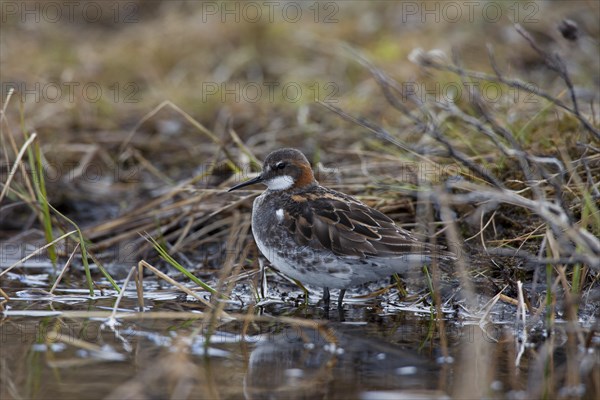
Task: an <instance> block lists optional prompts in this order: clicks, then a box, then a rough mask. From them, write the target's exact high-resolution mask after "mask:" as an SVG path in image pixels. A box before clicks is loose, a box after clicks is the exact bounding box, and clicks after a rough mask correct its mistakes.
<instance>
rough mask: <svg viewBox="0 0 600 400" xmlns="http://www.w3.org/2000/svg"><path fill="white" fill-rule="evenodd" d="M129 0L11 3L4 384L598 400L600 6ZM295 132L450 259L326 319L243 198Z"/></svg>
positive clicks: (5, 134) (4, 180)
mask: <svg viewBox="0 0 600 400" xmlns="http://www.w3.org/2000/svg"><path fill="white" fill-rule="evenodd" d="M84 3H86V4H87V3H89V4H96V3H94V2H84ZM276 3H277V2H276ZM11 4H12V3H11ZM15 4H17V3H15ZM36 4H37V3H36ZM115 4H116V5H115ZM115 4H113V6H112V7H113V8H110V7H111V6H110V5H108V3H98V4H96V6H97V7H99V8H98V9H99V10H101V11H102V12H104V14H102V13H101V14H102V15H104V18H99V19H98V20H97V21H94V22H93V23H91V22H90V21H89V20H88V19H87V17H85V16H78V17H77V16H76V17H75V18H74V20H72V21H62V22H60V23H51V22H49V21H48V20H47V19H44V18H41V22H35V23H34V27H33V28H32V27H31V24H32V22H31V21H27V20H23V18H26V17H27V15H28V14H21V13H20V9H19V7H17V8H15V10H16V11H13V9H12V8H10V9H9V8H6V7H5V9H4V11H6V13H5V16H6V18H7V21H6V23H4V21H3V26H2V28H1V30H2V39H1V43H0V45H1V46H2V49H3V50H2V53H3V54H2V60H1V69H2V73H1V76H0V80H1V81H2V107H1V109H2V114H1V120H0V157H1V159H2V164H1V165H0V168H1V169H0V171H1V175H0V251H1V253H2V254H1V257H0V295H2V299H3V300H2V301H1V302H0V307H1V311H2V315H3V317H2V320H1V321H0V329H2V332H1V336H2V340H3V342H2V344H1V346H2V354H1V355H0V386H1V387H2V389H0V393H2V395H3V396H4V395H7V396H9V397H13V398H30V397H43V396H44V394H45V395H46V396H50V397H51V396H60V397H65V396H66V397H77V398H83V397H87V398H96V397H99V396H101V397H105V396H108V397H109V398H146V397H148V398H150V397H171V398H219V397H230V398H238V397H241V396H245V397H249V398H255V397H257V398H262V397H269V395H275V396H279V397H284V398H288V397H333V398H338V397H339V398H348V397H357V398H382V397H383V396H385V395H388V397H389V396H391V395H400V394H403V395H404V396H406V397H415V396H426V397H428V398H429V397H432V398H442V397H443V396H445V395H452V396H453V397H456V398H467V397H468V398H481V397H498V398H502V397H509V398H557V397H560V398H597V397H598V394H599V393H600V383H599V382H600V362H599V361H598V360H599V356H598V351H599V347H600V334H599V322H598V317H597V316H598V309H599V307H600V282H599V277H600V211H599V209H600V201H599V199H600V124H599V123H598V118H599V117H600V111H599V108H598V100H599V98H598V93H599V92H600V91H599V90H598V89H599V88H598V82H599V75H598V70H599V69H600V65H598V54H599V53H600V49H599V48H598V46H599V43H600V30H599V27H598V24H597V21H596V18H595V17H594V16H597V15H598V12H599V9H598V4H595V3H594V4H590V3H587V2H581V3H579V2H571V3H569V4H567V2H555V4H554V5H553V7H552V8H550V7H548V6H547V5H545V4H544V3H534V2H523V3H520V2H515V3H514V4H509V3H508V2H505V3H497V7H498V10H500V12H503V13H504V15H505V18H500V19H498V20H493V21H492V20H490V19H489V18H486V17H484V16H479V14H477V16H475V17H473V18H466V17H464V18H463V20H461V21H460V22H458V24H459V25H460V28H461V29H456V25H455V23H456V21H452V20H451V19H450V18H449V17H448V15H447V14H444V11H443V10H444V7H442V6H441V4H442V3H436V2H432V3H431V4H437V5H438V6H439V7H438V8H437V10H438V11H437V12H438V13H439V17H440V18H439V20H436V21H427V15H426V14H425V16H422V15H420V14H418V12H419V10H421V8H423V7H425V5H424V3H423V4H421V3H412V2H408V3H407V2H404V3H402V2H399V3H394V2H385V3H383V2H382V3H377V4H371V5H369V6H367V5H366V4H362V3H360V2H348V3H336V2H325V3H314V4H312V5H308V4H304V5H302V6H300V5H299V3H294V2H288V3H286V4H296V5H297V6H298V7H300V9H301V10H303V12H304V16H305V18H304V19H300V20H299V21H296V22H294V23H293V24H292V23H291V22H290V20H289V18H291V17H290V16H289V15H287V14H285V15H284V16H278V14H275V16H274V17H273V19H268V18H259V19H258V20H251V21H248V20H246V19H245V18H242V17H244V16H246V17H247V16H248V15H246V14H244V12H248V10H247V9H246V8H243V7H242V6H241V5H240V4H241V3H237V2H235V3H230V5H231V7H234V6H235V7H242V8H240V10H238V12H239V13H240V14H239V16H240V18H239V21H238V20H235V19H233V20H227V18H229V17H228V16H227V14H224V15H222V14H220V13H219V12H220V11H221V7H222V6H223V4H224V3H213V2H205V3H196V2H151V4H150V5H143V4H141V3H137V2H127V3H115ZM407 4H408V5H414V6H415V7H416V8H407ZM456 4H458V3H456ZM493 4H496V3H493ZM531 5H535V7H533V8H531ZM278 6H281V4H279V3H277V4H275V5H274V6H273V7H274V8H273V10H272V11H274V12H277V11H281V10H279V8H278ZM211 7H214V8H211ZM311 7H312V8H311ZM511 7H512V8H511ZM244 9H246V11H243V10H244ZM517 9H518V10H521V12H522V13H521V14H518V15H517V14H516V10H517ZM9 11H10V12H9ZM117 11H118V12H117ZM262 11H265V10H264V9H262ZM446 11H448V10H446ZM532 11H535V13H532ZM43 12H44V11H43V7H41V6H40V9H39V13H40V15H41V16H42V17H43V16H44V14H43ZM415 13H417V14H415ZM108 15H110V17H107V16H108ZM253 15H254V14H253ZM261 15H262V14H261ZM307 15H310V18H309V17H307ZM465 15H466V14H465ZM508 15H510V16H511V18H508V17H506V16H508ZM47 16H48V15H46V17H47ZM290 26H293V27H294V28H296V29H289V28H290ZM28 30H31V33H33V34H29V35H26V36H25V35H24V32H26V31H28ZM157 32H158V33H159V34H157ZM77 39H78V40H77ZM24 60H26V65H24V63H25V61H24ZM83 88H85V90H83ZM92 92H93V93H94V94H92ZM278 147H296V148H299V149H301V150H302V151H303V152H304V153H305V154H307V156H309V159H310V161H311V162H312V163H313V166H314V167H315V170H316V174H317V180H319V181H320V182H321V183H322V184H323V185H325V186H330V187H333V188H336V189H339V190H342V191H344V192H346V193H350V194H353V195H355V196H357V197H358V198H360V199H361V200H362V201H364V202H365V203H367V204H368V205H370V206H373V207H375V208H377V209H379V210H381V211H383V212H385V213H386V214H388V215H390V216H391V217H392V218H393V219H394V220H395V221H397V222H398V223H399V224H400V225H402V226H404V227H405V228H407V229H409V230H412V231H413V232H414V233H415V234H416V235H419V236H420V237H421V238H423V240H427V241H431V242H434V243H437V244H442V245H444V246H446V247H447V248H448V249H449V250H451V251H452V252H453V253H455V254H456V255H457V256H458V257H457V260H456V262H454V263H452V265H437V264H435V263H434V264H433V265H431V266H429V267H424V268H423V270H422V271H414V273H412V274H409V275H408V276H404V277H399V276H396V277H394V279H393V280H392V281H384V282H376V283H373V284H368V285H365V286H364V287H360V288H355V289H354V290H351V291H350V293H349V294H350V295H349V296H347V297H348V298H349V301H348V304H346V306H345V311H344V312H343V313H340V314H337V313H328V312H327V310H324V309H323V308H322V307H321V305H320V303H318V293H317V292H314V293H313V291H312V290H311V289H312V288H310V287H309V288H304V287H303V286H302V283H301V282H291V281H289V280H288V279H287V278H285V277H283V276H281V275H279V274H278V273H277V272H276V271H273V270H271V269H269V268H268V265H267V263H266V261H265V260H264V259H263V258H261V256H260V255H259V253H258V250H257V249H256V246H255V244H254V242H253V239H252V235H251V230H250V207H251V204H252V200H253V198H254V196H255V195H256V194H257V193H258V191H256V192H255V193H253V194H251V195H249V196H242V197H240V196H239V195H235V194H227V193H226V189H227V188H229V187H231V186H232V185H233V184H235V183H237V182H239V181H240V180H242V179H245V178H247V176H248V175H251V174H253V173H255V172H257V171H258V170H259V168H260V161H261V160H262V158H263V157H264V156H265V155H266V154H268V153H269V152H270V151H272V150H273V149H276V148H278ZM90 330H92V331H93V334H90ZM32 332H33V333H32ZM11 346H12V347H11ZM7 349H8V350H7ZM42 354H43V356H42ZM282 360H285V361H282ZM107 363H111V364H110V365H111V366H112V367H110V368H113V367H114V371H119V373H118V374H117V373H114V375H113V374H111V371H110V369H109V368H108V367H106V365H107ZM79 366H81V367H82V368H81V369H80V370H79V369H78V368H77V367H79ZM83 373H85V374H86V375H85V376H86V382H90V381H93V382H90V383H87V384H86V385H87V386H86V385H83V384H81V382H82V381H83V380H82V379H81V374H83ZM96 378H97V379H96ZM234 382H235V383H234ZM78 385H79V386H78Z"/></svg>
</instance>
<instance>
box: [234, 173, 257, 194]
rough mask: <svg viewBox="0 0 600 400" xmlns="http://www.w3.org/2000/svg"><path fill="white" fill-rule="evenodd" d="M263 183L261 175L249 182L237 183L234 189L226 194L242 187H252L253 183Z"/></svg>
mask: <svg viewBox="0 0 600 400" xmlns="http://www.w3.org/2000/svg"><path fill="white" fill-rule="evenodd" d="M262 181H263V178H262V175H259V176H257V177H256V178H253V179H250V180H249V181H246V182H242V183H238V184H237V185H235V186H234V187H232V188H230V189H229V190H228V192H233V191H234V190H237V189H240V188H243V187H244V186H250V185H254V184H255V183H261V182H262Z"/></svg>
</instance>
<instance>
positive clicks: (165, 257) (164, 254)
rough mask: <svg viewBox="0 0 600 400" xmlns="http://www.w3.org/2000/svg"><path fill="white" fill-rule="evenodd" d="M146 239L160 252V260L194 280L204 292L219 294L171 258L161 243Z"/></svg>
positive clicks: (147, 237)
mask: <svg viewBox="0 0 600 400" xmlns="http://www.w3.org/2000/svg"><path fill="white" fill-rule="evenodd" d="M145 239H146V240H148V241H149V242H150V243H151V244H152V246H153V247H154V249H155V250H156V251H157V252H158V254H159V256H160V258H162V259H163V260H165V261H166V262H168V263H169V265H171V266H172V267H174V268H175V269H177V270H178V271H179V272H181V273H182V274H184V275H185V276H187V277H188V278H189V279H191V280H192V282H194V283H195V284H196V285H198V286H200V287H201V288H203V289H204V290H206V291H208V292H210V293H211V294H216V293H217V291H216V290H215V289H213V288H212V287H210V286H209V285H207V284H206V283H204V282H202V280H200V279H198V278H197V277H196V276H194V274H192V273H191V272H190V271H188V270H187V269H186V268H185V267H184V266H183V265H181V264H179V263H178V262H177V261H176V260H175V259H174V258H173V257H171V255H170V254H169V253H168V252H167V250H166V249H165V248H164V247H163V246H161V245H160V243H158V242H157V241H156V240H155V239H154V238H153V237H152V236H150V235H146V236H145Z"/></svg>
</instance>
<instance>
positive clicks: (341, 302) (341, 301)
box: [338, 289, 346, 310]
mask: <svg viewBox="0 0 600 400" xmlns="http://www.w3.org/2000/svg"><path fill="white" fill-rule="evenodd" d="M345 294H346V289H340V295H339V296H338V309H340V310H341V309H343V308H344V295H345Z"/></svg>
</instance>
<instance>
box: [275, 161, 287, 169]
mask: <svg viewBox="0 0 600 400" xmlns="http://www.w3.org/2000/svg"><path fill="white" fill-rule="evenodd" d="M275 168H277V169H284V168H285V163H284V162H283V161H280V162H278V163H277V164H275Z"/></svg>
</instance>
